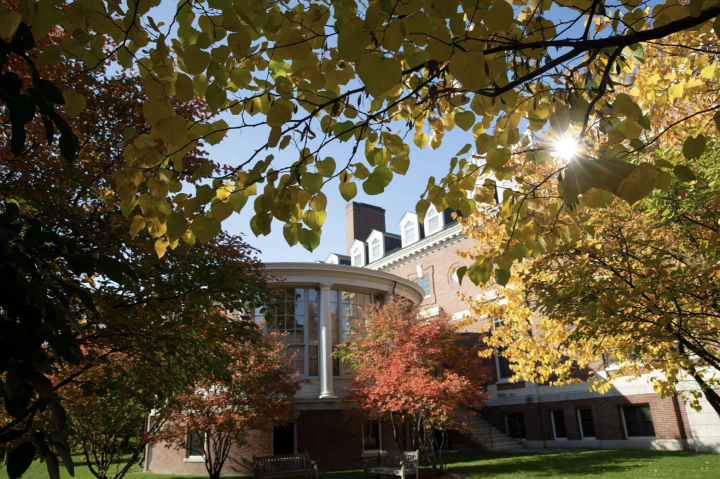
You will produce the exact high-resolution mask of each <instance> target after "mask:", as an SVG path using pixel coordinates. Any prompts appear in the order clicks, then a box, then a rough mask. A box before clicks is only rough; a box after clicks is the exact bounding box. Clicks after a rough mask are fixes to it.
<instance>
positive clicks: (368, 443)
mask: <svg viewBox="0 0 720 479" xmlns="http://www.w3.org/2000/svg"><path fill="white" fill-rule="evenodd" d="M380 449H382V439H381V437H380V423H379V422H378V421H365V422H364V423H363V451H377V450H380Z"/></svg>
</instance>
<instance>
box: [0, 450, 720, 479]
mask: <svg viewBox="0 0 720 479" xmlns="http://www.w3.org/2000/svg"><path fill="white" fill-rule="evenodd" d="M75 459H76V461H77V462H76V466H75V467H76V471H75V472H76V473H75V477H76V478H77V479H94V478H95V476H93V475H92V474H91V473H90V470H89V469H88V468H87V465H86V464H85V463H84V461H83V459H81V458H80V457H79V456H76V457H75ZM61 471H62V473H63V474H62V479H69V477H70V476H69V474H67V471H65V469H64V468H62V469H61ZM448 472H449V473H450V474H449V475H450V477H451V479H459V478H467V479H475V478H478V479H480V478H483V479H484V478H494V479H511V478H521V479H533V478H543V479H544V478H559V479H564V478H568V479H570V478H588V479H589V478H597V479H600V478H602V479H606V478H607V479H614V478H622V479H640V478H643V479H644V478H655V477H662V478H665V477H686V478H704V479H715V478H718V477H720V455H716V454H700V453H697V452H692V451H679V452H674V451H673V452H665V451H627V450H625V451H583V452H574V453H562V454H509V453H508V454H503V453H475V454H454V455H452V456H451V458H450V465H449V467H448ZM126 477H127V479H172V478H178V477H179V478H181V479H204V478H205V477H206V476H176V475H166V474H152V473H141V472H133V473H131V474H128V475H127V476H126ZM321 477H322V478H324V479H362V478H363V473H362V471H357V470H355V471H342V472H327V473H322V474H321ZM0 479H8V478H7V473H6V472H5V470H4V469H0ZM23 479H47V472H46V470H45V465H44V464H40V463H39V462H36V463H34V464H33V465H32V467H31V468H30V469H29V470H28V472H27V473H26V474H25V475H24V476H23ZM372 479H374V477H373V478H372Z"/></svg>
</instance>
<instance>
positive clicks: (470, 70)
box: [450, 51, 487, 91]
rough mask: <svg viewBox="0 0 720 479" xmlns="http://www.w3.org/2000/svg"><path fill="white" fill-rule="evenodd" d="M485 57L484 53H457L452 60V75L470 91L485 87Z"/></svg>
mask: <svg viewBox="0 0 720 479" xmlns="http://www.w3.org/2000/svg"><path fill="white" fill-rule="evenodd" d="M484 65H485V55H483V53H482V52H474V51H473V52H456V53H455V54H454V55H453V56H452V58H450V73H452V76H454V77H455V78H456V79H457V80H458V81H459V82H460V83H462V85H463V87H465V88H466V89H467V90H469V91H477V90H479V89H481V88H482V87H484V86H485V83H486V82H487V77H486V76H485V68H484Z"/></svg>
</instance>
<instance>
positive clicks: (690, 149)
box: [682, 135, 706, 160]
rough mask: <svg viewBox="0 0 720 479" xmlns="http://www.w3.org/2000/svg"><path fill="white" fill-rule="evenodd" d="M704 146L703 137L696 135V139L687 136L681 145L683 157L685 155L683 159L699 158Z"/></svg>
mask: <svg viewBox="0 0 720 479" xmlns="http://www.w3.org/2000/svg"><path fill="white" fill-rule="evenodd" d="M705 144H706V141H705V137H704V136H703V135H698V136H697V138H693V137H692V136H688V137H687V138H686V139H685V143H683V147H682V152H683V155H685V158H687V159H688V160H692V159H694V158H700V155H702V154H703V151H705Z"/></svg>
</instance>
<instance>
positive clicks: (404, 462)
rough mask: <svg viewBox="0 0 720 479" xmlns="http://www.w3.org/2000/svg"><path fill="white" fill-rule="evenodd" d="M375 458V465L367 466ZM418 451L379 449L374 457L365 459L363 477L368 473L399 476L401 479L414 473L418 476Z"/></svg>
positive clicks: (416, 477)
mask: <svg viewBox="0 0 720 479" xmlns="http://www.w3.org/2000/svg"><path fill="white" fill-rule="evenodd" d="M372 460H376V461H377V465H376V466H368V462H369V461H372ZM419 466H420V451H379V452H378V455H377V457H376V458H370V459H365V467H364V471H365V479H367V477H368V474H377V475H378V476H381V475H387V476H400V477H401V478H402V479H405V478H406V477H409V476H410V475H411V474H413V473H415V479H418V478H419V477H420V469H419Z"/></svg>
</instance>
